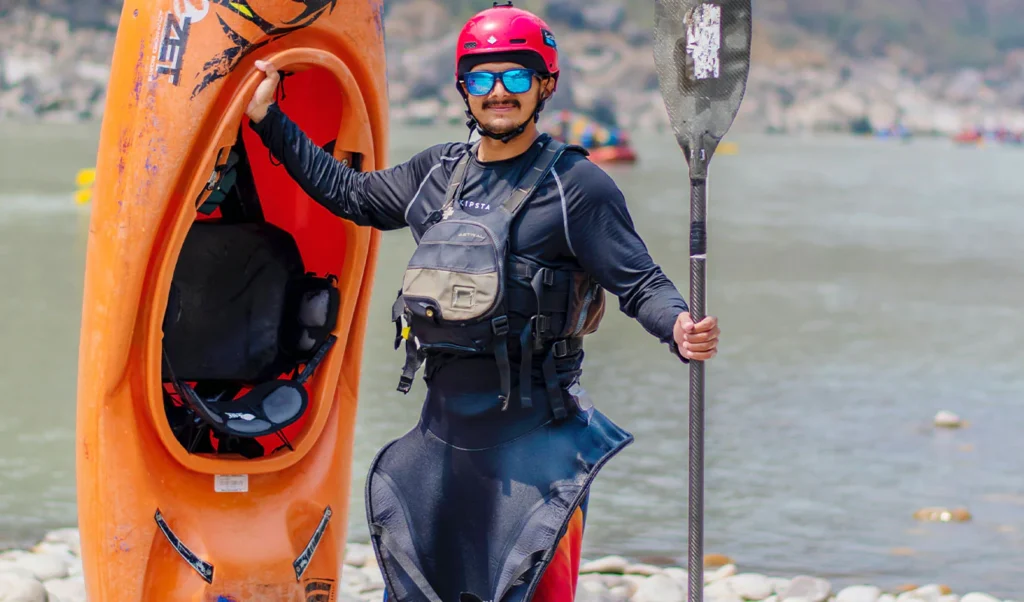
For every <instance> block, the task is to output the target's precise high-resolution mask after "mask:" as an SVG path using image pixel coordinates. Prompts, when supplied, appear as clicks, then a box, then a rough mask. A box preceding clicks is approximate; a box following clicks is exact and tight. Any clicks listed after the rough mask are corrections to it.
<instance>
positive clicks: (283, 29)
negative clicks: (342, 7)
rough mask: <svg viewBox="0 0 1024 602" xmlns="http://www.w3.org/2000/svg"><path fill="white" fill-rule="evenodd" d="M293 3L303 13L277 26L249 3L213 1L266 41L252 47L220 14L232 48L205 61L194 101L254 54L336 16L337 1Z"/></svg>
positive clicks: (241, 1)
mask: <svg viewBox="0 0 1024 602" xmlns="http://www.w3.org/2000/svg"><path fill="white" fill-rule="evenodd" d="M293 1H294V2H295V3H296V4H300V5H303V7H304V8H303V10H302V12H300V13H299V14H298V16H296V17H293V18H291V19H289V20H286V21H284V22H282V23H281V24H275V23H272V22H270V21H268V20H267V19H266V18H264V17H263V16H262V15H260V14H259V13H257V12H256V11H255V10H253V8H252V7H251V6H249V1H248V0H213V2H214V4H217V5H219V6H222V7H224V8H227V9H228V10H230V11H231V12H232V13H234V14H236V15H240V16H242V17H243V18H244V19H245V20H247V21H249V22H250V23H253V24H254V25H256V26H257V27H259V28H260V30H261V31H262V32H263V34H264V35H265V36H266V37H265V39H263V40H262V41H260V42H256V43H253V42H252V41H250V40H249V39H248V38H246V37H245V36H243V35H242V34H240V33H239V32H238V31H237V29H236V28H233V27H232V26H231V25H230V24H229V23H228V22H227V21H226V20H225V19H224V17H223V16H222V15H220V14H218V15H217V21H219V22H220V26H221V29H222V30H223V31H224V35H226V36H227V38H228V41H229V42H230V46H228V47H227V48H225V49H224V50H223V51H222V52H221V53H220V54H218V55H216V56H214V57H213V58H211V59H210V60H208V61H206V64H204V65H203V70H202V72H201V75H202V79H201V80H200V81H199V83H198V84H196V87H195V88H193V90H192V98H195V97H196V95H197V94H199V93H200V92H202V91H203V90H205V89H206V87H207V86H209V85H210V84H212V83H213V82H215V81H217V80H219V79H221V78H222V77H224V76H225V75H227V74H228V73H230V72H231V70H232V69H234V68H235V66H236V65H238V63H239V61H241V60H242V59H243V58H245V57H246V56H247V55H248V54H249V53H251V52H252V51H254V50H256V49H258V48H262V47H263V46H266V45H267V44H269V43H271V42H274V41H277V40H279V39H281V38H283V37H285V36H286V35H288V34H290V33H293V32H296V31H298V30H300V29H304V28H306V27H309V26H310V25H312V24H313V23H315V22H316V21H317V20H318V19H319V18H320V17H322V16H324V15H325V14H330V13H331V12H333V11H334V7H335V6H336V5H337V3H338V0H293Z"/></svg>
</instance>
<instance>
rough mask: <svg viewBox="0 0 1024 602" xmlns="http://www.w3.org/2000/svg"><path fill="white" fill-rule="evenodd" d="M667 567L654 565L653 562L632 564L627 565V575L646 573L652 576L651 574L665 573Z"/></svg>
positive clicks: (645, 574) (647, 575)
mask: <svg viewBox="0 0 1024 602" xmlns="http://www.w3.org/2000/svg"><path fill="white" fill-rule="evenodd" d="M664 572H665V569H663V568H661V567H658V566H654V565H653V564H631V565H629V566H627V567H626V570H625V573H626V574H627V575H644V576H646V577H650V576H651V575H660V574H661V573H664Z"/></svg>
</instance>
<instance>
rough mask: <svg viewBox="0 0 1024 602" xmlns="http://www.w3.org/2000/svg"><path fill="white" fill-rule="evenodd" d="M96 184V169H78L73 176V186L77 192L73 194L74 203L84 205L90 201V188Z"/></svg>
mask: <svg viewBox="0 0 1024 602" xmlns="http://www.w3.org/2000/svg"><path fill="white" fill-rule="evenodd" d="M95 183H96V168H94V167H89V168H85V169H79V170H78V174H76V175H75V184H76V185H77V186H78V190H77V191H76V192H75V202H76V203H78V204H79V205H84V204H85V203H88V202H89V201H90V200H91V199H92V187H93V184H95Z"/></svg>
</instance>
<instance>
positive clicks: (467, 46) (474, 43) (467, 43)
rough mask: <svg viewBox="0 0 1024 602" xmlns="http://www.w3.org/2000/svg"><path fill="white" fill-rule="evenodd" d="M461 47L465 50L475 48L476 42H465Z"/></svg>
mask: <svg viewBox="0 0 1024 602" xmlns="http://www.w3.org/2000/svg"><path fill="white" fill-rule="evenodd" d="M462 47H463V48H465V49H466V50H472V49H473V48H476V42H466V43H465V44H463V45H462Z"/></svg>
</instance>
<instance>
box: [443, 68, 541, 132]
mask: <svg viewBox="0 0 1024 602" xmlns="http://www.w3.org/2000/svg"><path fill="white" fill-rule="evenodd" d="M522 68H523V66H522V65H520V64H518V63H484V64H482V65H477V66H476V67H474V68H473V69H472V72H480V71H488V72H491V73H498V74H500V73H503V72H505V71H509V70H512V69H522ZM462 87H463V90H464V91H466V94H467V97H468V98H469V110H470V111H472V113H473V116H474V117H476V120H477V121H478V122H480V125H482V126H483V127H484V128H486V129H487V130H488V131H491V132H494V133H495V134H507V133H508V132H511V131H513V130H515V129H516V128H517V127H519V125H520V124H522V123H523V122H525V121H526V120H527V119H529V118H530V116H531V115H533V111H534V109H536V108H537V104H538V103H539V102H540V99H541V94H543V95H544V98H548V97H550V96H551V92H552V90H553V88H554V79H553V78H550V77H548V78H545V79H544V80H543V82H541V81H540V80H538V79H537V77H536V76H534V77H532V78H531V84H530V89H529V90H527V91H526V92H523V93H521V94H513V93H511V92H509V91H508V89H506V88H505V85H504V83H503V82H502V81H501V77H500V75H499V76H498V77H496V78H495V82H494V88H493V89H491V91H490V93H488V94H486V95H484V96H474V95H472V94H469V91H468V86H467V85H466V84H465V83H463V84H462Z"/></svg>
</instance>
